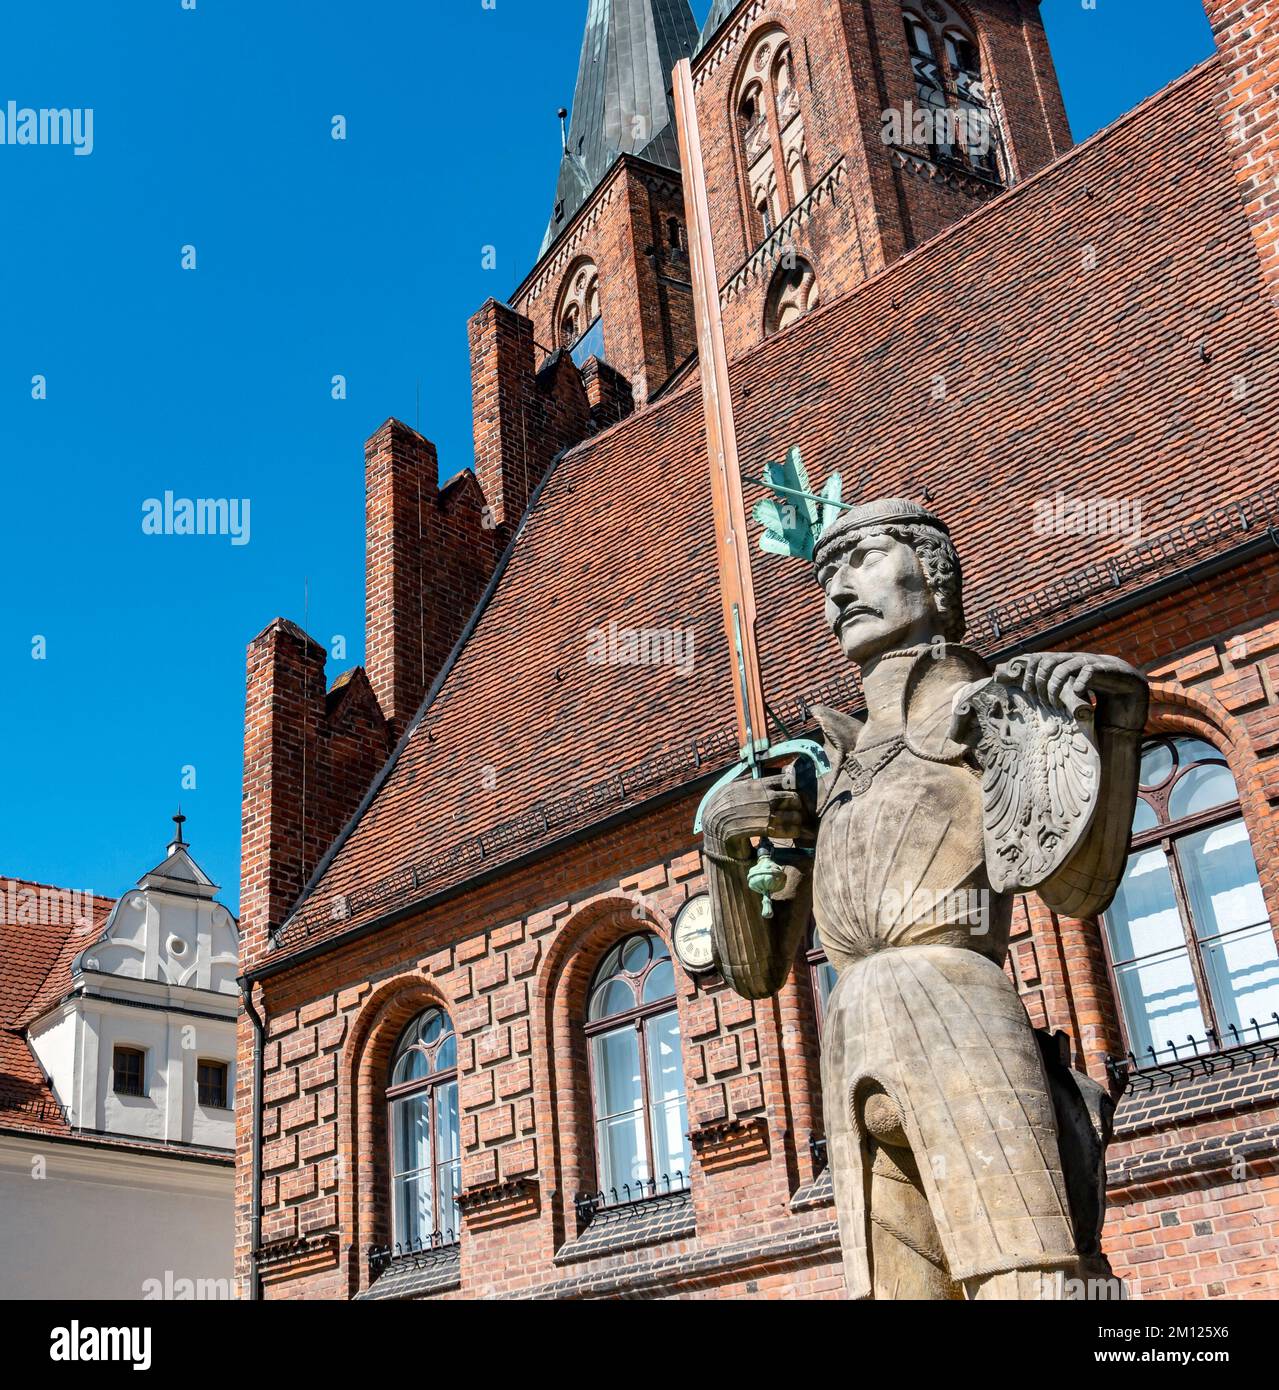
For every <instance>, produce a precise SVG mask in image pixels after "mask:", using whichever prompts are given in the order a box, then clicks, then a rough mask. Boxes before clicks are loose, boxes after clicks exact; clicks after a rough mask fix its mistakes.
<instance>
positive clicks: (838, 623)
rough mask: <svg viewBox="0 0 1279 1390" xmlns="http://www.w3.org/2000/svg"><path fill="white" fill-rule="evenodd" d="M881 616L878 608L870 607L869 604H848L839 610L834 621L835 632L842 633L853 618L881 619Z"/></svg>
mask: <svg viewBox="0 0 1279 1390" xmlns="http://www.w3.org/2000/svg"><path fill="white" fill-rule="evenodd" d="M883 616H884V615H883V613H881V612H880V610H879V609H878V608H874V607H872V606H871V605H870V604H869V603H850V604H849V605H848V606H847V607H846V608H841V609H840V611H839V617H838V618H836V619H835V631H836V632H842V631H843V630H844V628H845V626H846V625H847V624H848V623H850V622H852V620H853V619H854V618H882V617H883Z"/></svg>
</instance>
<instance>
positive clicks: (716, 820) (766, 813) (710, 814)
mask: <svg viewBox="0 0 1279 1390" xmlns="http://www.w3.org/2000/svg"><path fill="white" fill-rule="evenodd" d="M809 801H810V796H809V795H808V794H807V792H806V789H805V788H804V787H802V786H797V785H796V779H795V777H794V775H793V774H792V773H791V771H790V769H787V770H786V772H780V773H773V774H770V775H769V776H767V777H762V778H759V779H758V780H757V779H755V778H746V777H743V778H740V779H739V780H738V781H736V782H729V783H728V784H727V786H724V787H721V788H720V790H719V791H718V792H716V794H715V796H714V798H713V799H712V800H711V802H710V804H709V805H708V806H707V808H706V810H705V812H704V814H703V818H702V831H703V834H704V835H705V838H706V844H707V847H708V848H709V849H711V850H712V851H714V852H715V853H717V854H721V855H725V856H727V857H728V858H730V859H740V860H742V861H743V862H745V861H746V860H748V859H749V858H750V857H751V840H752V838H758V837H760V836H764V835H767V836H768V837H769V838H770V839H774V840H811V839H812V836H813V817H812V809H811V806H810V805H809Z"/></svg>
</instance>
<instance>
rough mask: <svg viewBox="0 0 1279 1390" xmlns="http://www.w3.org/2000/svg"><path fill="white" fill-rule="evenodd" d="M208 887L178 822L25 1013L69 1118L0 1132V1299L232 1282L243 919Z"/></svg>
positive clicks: (216, 1290) (162, 1290)
mask: <svg viewBox="0 0 1279 1390" xmlns="http://www.w3.org/2000/svg"><path fill="white" fill-rule="evenodd" d="M179 824H180V821H179ZM216 893H217V887H216V885H215V884H214V883H213V882H212V881H211V880H210V879H209V878H207V877H206V876H205V874H204V873H203V871H202V870H201V869H200V868H199V866H198V865H197V864H196V863H195V861H194V860H193V859H192V858H191V856H190V854H189V852H188V848H187V846H186V844H185V843H184V841H183V840H182V838H181V833H180V831H179V835H178V837H177V838H176V839H175V840H174V842H173V843H172V844H170V846H169V851H168V855H167V857H166V858H165V860H164V861H163V863H161V864H160V865H158V866H157V867H156V868H155V869H153V870H152V871H151V872H150V873H148V874H145V875H144V876H143V877H142V878H141V879H140V880H139V881H138V885H137V887H136V888H134V889H132V890H130V891H129V892H127V893H126V894H125V895H124V896H123V897H122V898H120V899H119V901H118V902H117V903H116V905H115V907H114V908H113V910H112V911H111V914H110V916H109V917H108V919H107V921H106V923H105V925H104V927H103V928H102V930H101V931H100V932H99V934H98V935H97V936H96V938H94V939H93V940H91V941H90V942H89V943H88V944H86V945H85V947H84V949H83V950H81V951H80V952H79V954H78V955H77V956H75V958H74V959H73V960H72V962H71V966H70V970H69V973H68V978H67V979H66V981H65V989H63V990H61V991H60V992H59V993H58V994H57V995H56V996H54V997H52V998H51V999H50V1000H49V1002H48V1005H47V1007H45V1009H44V1012H43V1013H41V1014H40V1016H39V1017H37V1018H34V1019H32V1020H31V1021H30V1022H29V1023H28V1025H27V1029H26V1041H27V1044H28V1045H29V1046H30V1048H31V1050H32V1051H33V1052H34V1054H35V1056H36V1058H37V1060H38V1061H39V1064H40V1066H41V1068H42V1069H43V1071H44V1072H45V1074H46V1076H47V1077H48V1081H49V1085H50V1087H51V1089H52V1091H53V1093H54V1096H55V1097H56V1099H57V1102H58V1104H59V1105H61V1106H62V1107H63V1110H64V1113H65V1116H66V1120H67V1125H68V1131H67V1132H66V1133H65V1134H63V1133H57V1134H52V1133H50V1134H37V1133H19V1132H13V1131H10V1132H0V1222H2V1224H3V1231H4V1239H3V1247H4V1248H3V1251H2V1252H0V1298H21V1297H43V1298H60V1297H66V1298H70V1297H76V1298H97V1297H103V1298H106V1297H111V1298H147V1297H192V1296H199V1297H218V1296H229V1290H230V1288H231V1272H232V1247H233V1231H234V1168H233V1165H232V1163H231V1156H232V1153H233V1150H234V1146H235V1117H234V1114H233V1112H232V1105H233V1099H234V1096H235V1088H236V1063H235V1026H236V1015H237V1012H238V1009H239V990H238V987H237V985H236V975H237V973H238V957H239V932H238V928H237V925H236V922H235V919H234V918H233V917H232V916H231V914H230V913H229V912H228V911H227V910H226V908H225V907H223V906H222V905H221V904H220V903H218V902H217V901H216V900H215V895H216ZM62 969H63V971H64V972H66V966H65V965H64V966H63V967H62ZM202 1075H203V1085H202V1084H201V1078H202ZM157 1281H158V1282H157ZM222 1281H225V1289H226V1290H227V1291H228V1292H227V1294H223V1292H222V1290H223V1283H222Z"/></svg>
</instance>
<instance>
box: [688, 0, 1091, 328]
mask: <svg viewBox="0 0 1279 1390" xmlns="http://www.w3.org/2000/svg"><path fill="white" fill-rule="evenodd" d="M693 84H694V89H695V92H696V99H697V109H698V120H699V123H700V125H701V129H702V142H703V146H704V149H705V155H706V180H707V186H708V191H709V194H710V207H711V219H712V230H713V235H714V242H715V259H716V272H717V275H718V278H719V282H720V300H721V305H722V308H723V314H724V325H725V333H726V336H727V339H728V349H729V353H730V355H732V356H735V355H737V354H738V353H740V352H743V351H746V350H748V349H749V348H751V347H753V346H754V345H755V344H756V343H758V342H759V341H760V340H761V339H762V338H765V337H767V336H769V335H770V334H772V333H776V332H779V331H781V330H782V329H785V328H787V327H789V325H790V324H791V323H792V322H794V321H795V320H796V319H798V318H800V317H801V316H802V315H803V314H805V313H807V312H808V311H809V310H810V309H813V308H815V307H816V306H817V305H818V304H819V303H821V302H828V301H829V300H831V299H834V298H836V297H838V296H839V295H842V294H845V293H847V292H848V291H849V290H851V289H854V288H855V287H856V286H857V285H858V284H860V283H861V282H862V281H863V280H865V279H867V278H868V277H870V276H872V275H874V274H876V273H877V272H878V271H880V270H882V269H883V268H884V267H885V266H887V265H889V264H891V263H892V262H893V261H894V260H896V259H897V258H898V257H900V256H902V255H904V254H905V253H906V252H908V251H910V250H912V249H913V248H914V247H915V246H918V245H919V244H920V243H921V242H923V241H926V240H928V239H929V238H931V237H934V236H936V235H938V234H939V233H942V232H944V231H945V229H946V228H947V227H948V226H950V225H951V224H953V223H955V222H957V221H958V220H959V219H960V218H962V217H965V216H966V215H967V214H968V213H970V212H972V211H973V210H974V209H975V208H977V207H979V206H980V205H981V204H982V203H983V202H985V201H986V200H987V199H989V198H991V197H994V196H995V195H997V194H999V193H1001V192H1003V191H1004V190H1005V189H1006V188H1008V187H1010V186H1011V185H1012V184H1014V183H1017V182H1019V181H1021V180H1023V179H1026V178H1028V177H1029V176H1030V175H1031V174H1033V173H1035V172H1036V171H1037V170H1039V169H1041V168H1043V166H1044V165H1046V164H1048V163H1049V162H1050V161H1051V160H1053V159H1055V158H1056V157H1057V156H1058V155H1059V154H1061V153H1063V152H1064V151H1065V150H1066V149H1068V148H1069V147H1070V144H1071V138H1070V128H1069V125H1068V123H1067V120H1066V113H1065V108H1064V106H1063V104H1062V100H1061V92H1060V89H1059V87H1058V84H1057V77H1056V73H1055V71H1054V69H1053V63H1052V58H1051V56H1050V55H1049V52H1048V43H1047V40H1046V38H1045V36H1044V29H1043V24H1042V22H1041V20H1040V15H1039V0H968V3H967V4H960V3H958V0H714V4H713V5H712V8H711V11H710V14H709V16H708V17H707V20H706V24H705V25H704V27H703V30H702V34H701V38H700V42H699V47H698V53H697V56H696V57H695V58H694V60H693Z"/></svg>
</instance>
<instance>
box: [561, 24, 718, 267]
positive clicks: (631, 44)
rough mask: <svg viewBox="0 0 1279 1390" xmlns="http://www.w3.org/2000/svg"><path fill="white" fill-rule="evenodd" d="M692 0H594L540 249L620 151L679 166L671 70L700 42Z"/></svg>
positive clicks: (576, 207)
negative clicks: (566, 135)
mask: <svg viewBox="0 0 1279 1390" xmlns="http://www.w3.org/2000/svg"><path fill="white" fill-rule="evenodd" d="M697 40H698V31H697V23H696V21H695V20H694V19H693V11H692V9H691V8H690V7H689V3H688V0H590V10H589V12H588V14H587V17H586V36H585V38H584V39H583V40H582V57H581V61H580V63H579V65H578V70H577V90H576V92H575V93H574V96H573V120H572V124H571V125H570V127H569V132H568V143H567V146H566V148H565V150H564V156H563V158H562V160H561V161H560V176H559V183H558V185H557V186H556V190H555V210H554V212H553V213H552V215H551V221H550V225H549V226H548V227H547V229H546V237H545V239H544V240H543V242H542V251H543V252H544V251H545V250H546V249H547V247H549V246H550V244H551V243H552V242H553V241H554V240H555V238H556V237H557V236H559V234H560V233H561V232H562V231H563V230H564V228H565V227H566V226H568V224H569V222H570V221H571V220H572V218H573V215H574V214H575V213H576V212H577V211H578V209H579V208H580V207H581V206H582V204H583V203H585V202H586V200H587V199H588V198H589V197H590V195H591V194H592V193H593V192H594V191H595V189H596V188H598V187H599V184H600V182H601V180H602V179H603V178H604V175H605V174H606V173H608V171H609V169H610V168H612V166H613V164H614V162H615V161H616V160H617V157H618V155H620V154H634V155H638V156H639V157H640V158H642V159H647V160H650V161H651V162H652V163H654V164H662V165H665V166H666V167H667V168H670V169H678V168H679V141H678V138H677V136H676V132H675V113H674V109H673V104H672V99H671V94H670V88H671V69H672V68H673V67H674V66H675V64H676V63H677V62H678V61H679V60H680V59H681V58H687V57H691V56H692V54H693V51H694V50H695V49H696V47H697Z"/></svg>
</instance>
